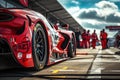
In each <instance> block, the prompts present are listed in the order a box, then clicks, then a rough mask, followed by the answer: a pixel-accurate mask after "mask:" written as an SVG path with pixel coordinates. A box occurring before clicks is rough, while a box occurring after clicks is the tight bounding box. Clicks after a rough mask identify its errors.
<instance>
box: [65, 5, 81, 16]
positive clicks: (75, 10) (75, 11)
mask: <svg viewBox="0 0 120 80" xmlns="http://www.w3.org/2000/svg"><path fill="white" fill-rule="evenodd" d="M67 11H68V12H69V13H70V14H71V15H72V16H74V17H77V16H78V15H79V13H80V7H78V6H75V7H70V8H68V9H67Z"/></svg>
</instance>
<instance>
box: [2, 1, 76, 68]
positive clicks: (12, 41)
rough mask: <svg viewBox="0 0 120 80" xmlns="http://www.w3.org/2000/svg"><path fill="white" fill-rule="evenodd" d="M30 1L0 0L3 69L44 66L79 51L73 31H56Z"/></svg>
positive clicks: (72, 55)
mask: <svg viewBox="0 0 120 80" xmlns="http://www.w3.org/2000/svg"><path fill="white" fill-rule="evenodd" d="M27 3H28V2H27V0H0V56H1V57H0V68H1V69H3V68H10V67H17V66H22V67H25V68H28V67H33V68H34V69H35V70H40V69H43V68H44V67H45V66H46V65H51V64H53V63H56V62H58V61H61V60H65V59H66V58H68V57H74V56H75V54H76V41H75V34H74V32H73V31H68V30H56V29H55V28H54V26H51V25H50V23H49V22H48V20H47V19H46V18H45V17H44V16H43V15H42V14H40V13H38V12H35V11H33V10H29V9H25V8H24V7H23V5H24V6H26V7H27V6H28V4H27ZM64 27H65V26H64Z"/></svg>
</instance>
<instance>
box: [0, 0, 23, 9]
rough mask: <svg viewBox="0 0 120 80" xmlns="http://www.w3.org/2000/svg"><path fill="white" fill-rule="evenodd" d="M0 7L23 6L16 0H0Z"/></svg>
mask: <svg viewBox="0 0 120 80" xmlns="http://www.w3.org/2000/svg"><path fill="white" fill-rule="evenodd" d="M0 8H24V7H23V6H22V5H21V4H20V3H19V1H18V0H0Z"/></svg>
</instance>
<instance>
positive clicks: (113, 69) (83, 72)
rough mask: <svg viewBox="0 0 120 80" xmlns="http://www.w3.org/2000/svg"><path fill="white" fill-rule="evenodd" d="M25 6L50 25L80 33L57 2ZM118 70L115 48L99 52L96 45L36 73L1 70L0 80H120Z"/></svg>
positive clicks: (119, 55) (37, 0)
mask: <svg viewBox="0 0 120 80" xmlns="http://www.w3.org/2000/svg"><path fill="white" fill-rule="evenodd" d="M6 1H7V0H6ZM28 3H29V8H30V9H32V10H35V11H37V12H40V13H42V14H43V15H44V16H45V17H46V18H47V19H48V20H49V22H51V24H55V23H56V21H59V22H60V24H61V25H64V24H69V29H70V30H72V31H74V32H75V30H76V28H79V29H80V31H81V32H82V31H83V29H84V28H83V27H82V26H81V25H80V24H79V23H78V22H77V21H76V20H75V19H74V18H73V17H72V16H71V15H70V14H69V13H68V12H67V11H66V10H65V9H64V8H63V7H62V5H60V3H59V2H58V1H57V0H28ZM116 35H117V34H116ZM0 37H1V35H0ZM1 42H2V41H1ZM2 46H3V45H2ZM0 47H1V46H0ZM5 48H6V47H5ZM4 50H5V49H4ZM55 56H58V55H55ZM60 56H63V55H60ZM64 56H66V55H64ZM28 57H30V56H28ZM53 59H54V58H52V60H53ZM53 61H54V60H53ZM3 63H4V61H3ZM119 66H120V49H119V48H116V47H114V46H110V47H109V48H107V49H102V47H101V45H97V46H96V49H93V48H92V47H90V48H87V49H85V48H76V56H74V57H72V58H70V57H67V58H65V59H63V60H60V61H57V62H55V63H54V64H50V65H47V66H46V67H45V68H43V69H41V70H39V71H34V70H32V69H31V68H10V69H2V70H0V80H10V79H11V80H34V79H36V80H37V79H38V80H49V79H53V80H54V79H55V80H58V79H62V80H64V79H67V80H71V79H73V80H74V79H75V80H79V79H91V80H95V79H98V80H101V79H120V67H119Z"/></svg>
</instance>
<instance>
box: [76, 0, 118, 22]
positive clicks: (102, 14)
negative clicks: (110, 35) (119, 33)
mask: <svg viewBox="0 0 120 80" xmlns="http://www.w3.org/2000/svg"><path fill="white" fill-rule="evenodd" d="M95 5H96V6H97V7H96V8H88V9H81V10H80V14H79V16H78V17H79V18H80V19H91V20H97V21H102V22H103V21H105V22H108V23H111V22H112V23H119V22H120V12H118V7H117V5H115V4H114V3H112V2H108V1H101V2H98V3H96V4H95Z"/></svg>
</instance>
